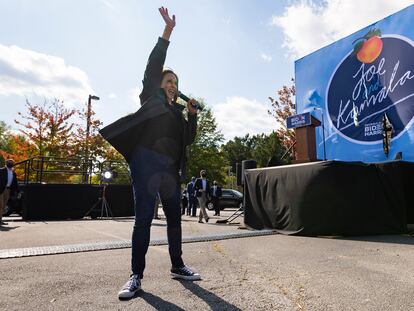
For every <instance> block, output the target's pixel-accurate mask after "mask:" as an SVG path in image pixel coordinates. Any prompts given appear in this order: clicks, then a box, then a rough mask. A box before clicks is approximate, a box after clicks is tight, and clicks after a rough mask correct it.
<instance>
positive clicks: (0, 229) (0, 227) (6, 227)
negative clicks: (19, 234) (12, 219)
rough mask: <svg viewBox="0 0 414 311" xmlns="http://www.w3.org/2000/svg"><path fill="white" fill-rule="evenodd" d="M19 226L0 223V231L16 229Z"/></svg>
mask: <svg viewBox="0 0 414 311" xmlns="http://www.w3.org/2000/svg"><path fill="white" fill-rule="evenodd" d="M19 227H20V226H15V227H10V226H7V225H5V226H1V225H0V231H10V230H14V229H17V228H19Z"/></svg>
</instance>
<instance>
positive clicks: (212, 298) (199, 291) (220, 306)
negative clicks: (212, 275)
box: [179, 280, 241, 311]
mask: <svg viewBox="0 0 414 311" xmlns="http://www.w3.org/2000/svg"><path fill="white" fill-rule="evenodd" d="M179 282H180V283H181V284H182V285H183V286H184V287H185V288H186V289H188V290H189V291H191V292H192V293H193V294H194V295H196V296H197V297H198V298H200V299H201V300H203V301H204V302H205V303H207V304H208V305H209V307H210V308H211V310H213V311H219V310H232V311H241V309H239V308H238V307H236V306H235V305H232V304H231V303H229V302H227V301H225V300H224V299H223V298H220V297H219V296H217V295H216V294H214V293H212V292H210V291H208V290H206V289H204V288H202V287H201V286H200V285H198V284H197V283H195V282H189V281H182V280H179Z"/></svg>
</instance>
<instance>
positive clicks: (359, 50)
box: [353, 28, 383, 64]
mask: <svg viewBox="0 0 414 311" xmlns="http://www.w3.org/2000/svg"><path fill="white" fill-rule="evenodd" d="M355 42H357V43H356V44H355V46H354V53H353V54H354V55H356V57H357V59H358V60H359V61H360V62H361V63H364V64H369V63H372V62H373V61H375V60H376V59H377V58H378V56H379V55H380V54H381V51H382V45H383V42H382V40H381V31H380V30H379V29H376V28H374V29H371V30H370V31H368V33H367V34H366V35H365V36H363V37H362V38H358V39H356V40H355V41H354V42H353V43H355Z"/></svg>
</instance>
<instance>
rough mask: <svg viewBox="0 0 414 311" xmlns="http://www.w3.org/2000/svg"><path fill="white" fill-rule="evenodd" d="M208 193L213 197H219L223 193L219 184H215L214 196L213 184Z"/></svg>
mask: <svg viewBox="0 0 414 311" xmlns="http://www.w3.org/2000/svg"><path fill="white" fill-rule="evenodd" d="M210 193H211V197H213V198H219V197H221V196H222V194H223V193H222V191H221V187H220V186H217V189H216V196H214V185H213V186H212V187H211V189H210Z"/></svg>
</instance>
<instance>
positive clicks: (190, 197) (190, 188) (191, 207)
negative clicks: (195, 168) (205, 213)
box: [187, 176, 197, 217]
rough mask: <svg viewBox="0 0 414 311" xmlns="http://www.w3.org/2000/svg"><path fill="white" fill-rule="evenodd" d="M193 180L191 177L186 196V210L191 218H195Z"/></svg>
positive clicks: (195, 199)
mask: <svg viewBox="0 0 414 311" xmlns="http://www.w3.org/2000/svg"><path fill="white" fill-rule="evenodd" d="M195 180H196V178H195V177H194V176H193V177H191V181H190V182H189V183H188V184H187V195H188V210H189V212H190V213H191V217H196V216H197V197H196V194H195V188H194V186H195Z"/></svg>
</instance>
